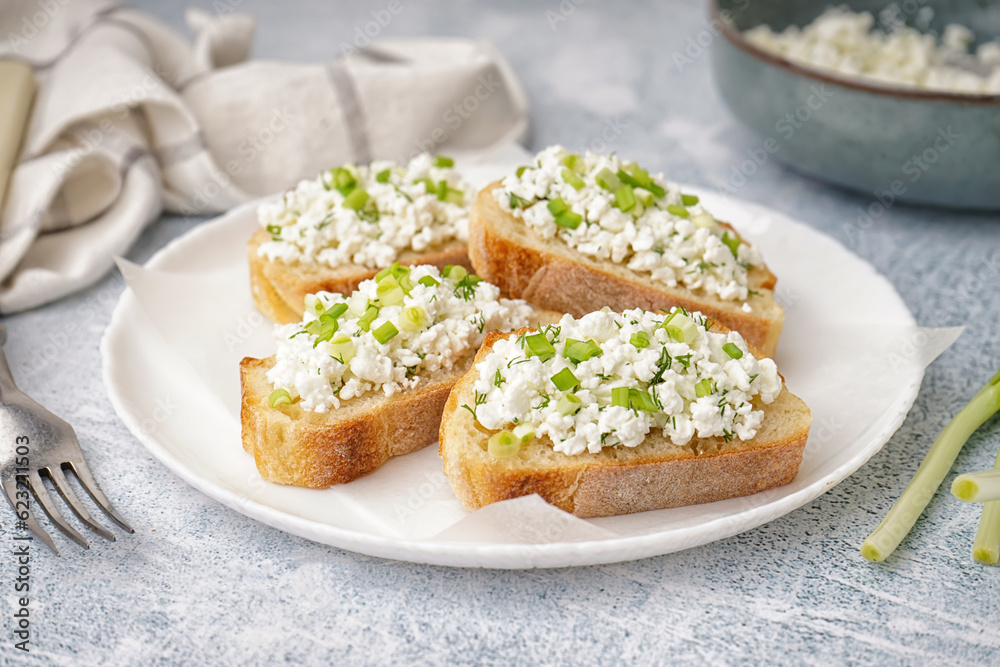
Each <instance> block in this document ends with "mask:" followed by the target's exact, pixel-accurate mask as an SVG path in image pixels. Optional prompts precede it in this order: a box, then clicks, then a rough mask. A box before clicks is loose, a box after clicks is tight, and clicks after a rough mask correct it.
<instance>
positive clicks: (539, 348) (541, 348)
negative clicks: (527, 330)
mask: <svg viewBox="0 0 1000 667" xmlns="http://www.w3.org/2000/svg"><path fill="white" fill-rule="evenodd" d="M524 343H525V345H527V346H528V351H529V352H531V354H533V355H535V356H536V357H538V358H539V359H541V360H542V361H545V360H547V359H550V358H551V357H553V356H555V353H556V348H554V347H552V343H550V342H549V339H548V338H546V337H545V334H543V333H536V334H531V335H530V336H525V338H524Z"/></svg>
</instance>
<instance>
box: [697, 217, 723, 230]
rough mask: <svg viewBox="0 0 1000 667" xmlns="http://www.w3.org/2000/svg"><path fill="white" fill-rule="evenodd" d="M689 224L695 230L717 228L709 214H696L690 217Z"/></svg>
mask: <svg viewBox="0 0 1000 667" xmlns="http://www.w3.org/2000/svg"><path fill="white" fill-rule="evenodd" d="M691 222H692V223H693V224H694V226H695V227H697V228H699V229H700V228H702V227H707V228H709V229H715V228H716V227H718V226H719V225H718V223H717V222H716V221H715V218H713V217H712V214H711V213H696V214H695V215H692V216H691Z"/></svg>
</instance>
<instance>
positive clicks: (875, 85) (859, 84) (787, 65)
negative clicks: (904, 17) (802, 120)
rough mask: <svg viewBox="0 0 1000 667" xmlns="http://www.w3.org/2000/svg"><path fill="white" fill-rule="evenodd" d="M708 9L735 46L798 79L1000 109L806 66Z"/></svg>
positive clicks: (715, 6) (997, 99) (986, 98)
mask: <svg viewBox="0 0 1000 667" xmlns="http://www.w3.org/2000/svg"><path fill="white" fill-rule="evenodd" d="M709 9H710V12H711V18H712V21H713V22H717V23H718V24H719V26H720V31H721V33H722V35H723V36H724V37H725V38H726V39H727V40H729V42H730V43H731V44H733V46H735V47H737V48H739V49H740V50H742V51H745V52H746V53H748V54H750V55H751V56H754V57H755V58H757V59H758V60H762V61H764V62H766V63H768V64H770V65H774V66H776V67H780V68H782V69H785V70H788V71H790V72H792V73H793V74H798V75H799V76H803V77H808V78H812V79H816V80H819V81H823V82H826V83H830V84H833V85H838V86H843V87H845V88H853V89H855V90H859V91H862V92H866V93H873V94H876V95H885V96H887V97H903V98H910V99H920V100H928V101H937V102H965V103H972V104H982V105H987V106H990V105H996V106H1000V93H998V94H995V95H987V94H982V93H959V92H949V91H943V90H929V89H925V88H914V87H911V86H903V85H893V84H889V83H881V82H877V81H869V80H866V79H862V78H859V77H852V76H847V75H844V74H838V73H836V72H832V71H830V70H824V69H820V68H817V67H812V66H809V65H803V64H800V63H797V62H795V61H792V60H789V59H787V58H784V57H782V56H779V55H776V54H774V53H771V52H770V51H766V50H764V49H762V48H760V47H759V46H757V45H756V44H753V43H751V42H750V41H749V40H748V39H746V37H744V35H743V32H742V31H740V30H737V29H736V28H735V27H733V25H732V24H731V22H730V21H728V20H726V19H725V18H724V17H723V16H722V10H721V9H720V8H719V1H718V0H711V1H710V2H709Z"/></svg>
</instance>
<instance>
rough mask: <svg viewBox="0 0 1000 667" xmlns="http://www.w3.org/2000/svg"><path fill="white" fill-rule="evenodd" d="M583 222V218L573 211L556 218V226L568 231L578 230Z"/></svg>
mask: <svg viewBox="0 0 1000 667" xmlns="http://www.w3.org/2000/svg"><path fill="white" fill-rule="evenodd" d="M581 222H583V216H581V215H580V214H579V213H574V212H573V211H566V212H565V213H562V214H560V215H557V216H556V225H558V226H559V227H566V228H568V229H576V228H577V227H579V226H580V223H581Z"/></svg>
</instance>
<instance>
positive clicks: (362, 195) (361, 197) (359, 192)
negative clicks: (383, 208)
mask: <svg viewBox="0 0 1000 667" xmlns="http://www.w3.org/2000/svg"><path fill="white" fill-rule="evenodd" d="M367 203H368V191H367V190H365V189H364V188H354V189H353V190H351V194H349V195H347V196H346V197H344V208H349V209H351V210H353V211H360V210H361V209H363V208H364V207H365V204H367Z"/></svg>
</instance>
